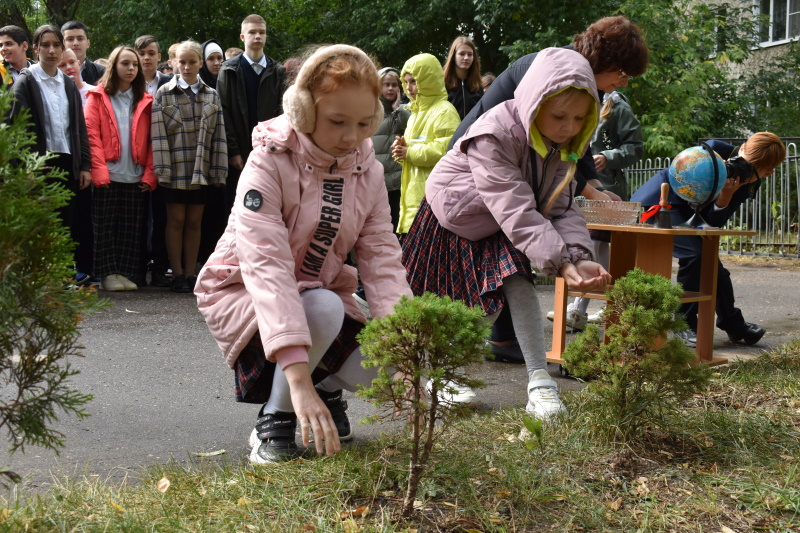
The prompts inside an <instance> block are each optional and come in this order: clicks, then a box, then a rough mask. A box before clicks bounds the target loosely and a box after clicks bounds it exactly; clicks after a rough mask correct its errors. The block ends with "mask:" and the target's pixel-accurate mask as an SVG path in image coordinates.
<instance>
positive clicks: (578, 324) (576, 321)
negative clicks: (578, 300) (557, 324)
mask: <svg viewBox="0 0 800 533" xmlns="http://www.w3.org/2000/svg"><path fill="white" fill-rule="evenodd" d="M587 321H588V317H587V316H586V313H582V312H581V311H580V310H578V309H575V308H573V307H571V306H570V307H567V316H566V317H565V318H564V324H566V325H567V326H569V327H571V328H572V329H574V330H576V331H583V330H584V329H586V322H587Z"/></svg>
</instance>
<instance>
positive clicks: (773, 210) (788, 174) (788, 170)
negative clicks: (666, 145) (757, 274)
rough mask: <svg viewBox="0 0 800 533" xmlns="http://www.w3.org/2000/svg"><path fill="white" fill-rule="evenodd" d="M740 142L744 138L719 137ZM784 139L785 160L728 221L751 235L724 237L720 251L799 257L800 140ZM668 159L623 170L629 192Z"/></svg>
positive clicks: (662, 166)
mask: <svg viewBox="0 0 800 533" xmlns="http://www.w3.org/2000/svg"><path fill="white" fill-rule="evenodd" d="M720 140H724V141H727V142H730V143H731V144H735V145H738V144H741V143H742V142H744V139H720ZM784 141H786V160H785V161H784V162H783V164H781V165H780V166H779V167H778V168H777V169H775V174H773V175H772V176H770V177H768V178H767V179H766V180H765V183H764V184H763V185H762V186H761V188H760V189H759V191H758V193H757V195H756V197H755V199H753V200H750V201H747V202H745V203H744V204H743V205H742V206H741V207H740V208H739V211H738V212H737V213H736V214H735V215H734V216H733V217H732V218H731V220H730V221H729V222H728V226H727V227H728V228H731V229H750V230H755V231H756V232H757V234H756V235H755V236H753V237H723V238H722V239H721V241H720V252H723V253H730V254H751V255H768V256H778V257H800V255H799V254H800V236H799V234H798V204H800V153H798V148H797V147H798V145H800V139H798V138H790V139H784ZM670 163H671V161H670V158H663V159H662V158H655V159H643V160H641V161H639V162H638V163H637V164H636V165H634V166H633V167H629V168H627V169H626V170H625V174H626V176H627V179H628V187H629V190H630V192H631V193H633V191H635V190H636V189H638V188H639V187H641V186H642V184H644V183H645V182H646V181H647V180H649V179H650V178H651V177H653V175H654V174H655V173H656V172H658V171H659V170H661V169H663V168H666V167H668V166H669V165H670Z"/></svg>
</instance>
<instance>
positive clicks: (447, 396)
mask: <svg viewBox="0 0 800 533" xmlns="http://www.w3.org/2000/svg"><path fill="white" fill-rule="evenodd" d="M425 391H426V392H427V393H428V396H430V395H431V394H433V381H432V380H431V381H428V383H426V384H425ZM439 401H441V402H442V403H463V404H471V403H475V391H473V390H472V389H471V388H469V387H467V386H465V385H457V384H456V383H453V382H452V381H445V382H444V383H443V384H442V388H441V389H439Z"/></svg>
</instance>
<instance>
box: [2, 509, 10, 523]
mask: <svg viewBox="0 0 800 533" xmlns="http://www.w3.org/2000/svg"><path fill="white" fill-rule="evenodd" d="M9 516H11V509H3V510H2V511H0V520H2V521H5V520H6V518H8V517H9Z"/></svg>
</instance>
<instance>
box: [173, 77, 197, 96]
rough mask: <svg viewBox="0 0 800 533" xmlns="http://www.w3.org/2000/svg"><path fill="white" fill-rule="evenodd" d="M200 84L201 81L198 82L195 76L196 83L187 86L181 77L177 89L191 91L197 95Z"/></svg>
mask: <svg viewBox="0 0 800 533" xmlns="http://www.w3.org/2000/svg"><path fill="white" fill-rule="evenodd" d="M201 83H202V81H200V76H197V81H196V82H195V84H194V85H189V84H188V83H186V80H184V79H183V78H181V77H179V78H178V87H180V88H181V89H191V90H192V92H193V93H194V94H197V91H199V90H200V84H201Z"/></svg>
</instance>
